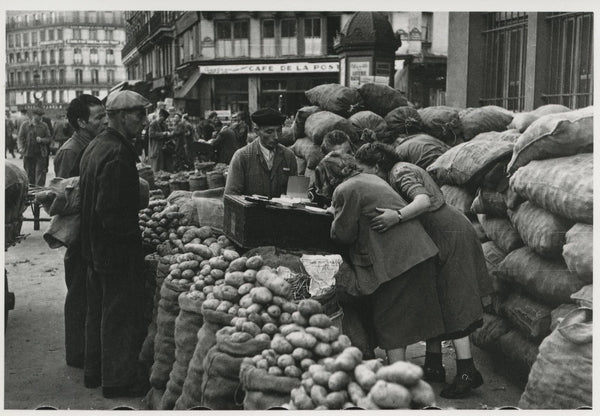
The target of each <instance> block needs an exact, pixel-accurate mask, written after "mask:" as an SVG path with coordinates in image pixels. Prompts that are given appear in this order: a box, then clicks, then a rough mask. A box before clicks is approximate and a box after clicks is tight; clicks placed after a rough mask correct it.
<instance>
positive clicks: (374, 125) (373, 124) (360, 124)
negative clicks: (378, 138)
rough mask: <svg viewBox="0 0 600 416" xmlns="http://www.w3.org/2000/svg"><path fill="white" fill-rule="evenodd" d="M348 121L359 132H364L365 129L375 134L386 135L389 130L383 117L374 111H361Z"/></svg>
mask: <svg viewBox="0 0 600 416" xmlns="http://www.w3.org/2000/svg"><path fill="white" fill-rule="evenodd" d="M348 121H350V123H352V125H353V126H354V127H355V128H356V130H357V131H359V132H362V131H363V130H364V129H369V130H372V131H374V132H375V134H381V133H385V131H386V130H387V128H388V126H387V123H386V122H385V120H384V119H383V117H382V116H380V115H377V114H375V113H374V112H372V111H359V112H358V113H355V114H353V115H352V116H351V117H350V118H348Z"/></svg>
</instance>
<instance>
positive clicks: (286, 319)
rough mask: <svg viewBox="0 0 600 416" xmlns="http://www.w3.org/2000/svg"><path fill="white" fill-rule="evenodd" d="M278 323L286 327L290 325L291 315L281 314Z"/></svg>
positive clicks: (287, 313)
mask: <svg viewBox="0 0 600 416" xmlns="http://www.w3.org/2000/svg"><path fill="white" fill-rule="evenodd" d="M279 323H280V324H281V325H287V324H291V323H292V315H290V313H289V312H282V313H281V315H280V316H279Z"/></svg>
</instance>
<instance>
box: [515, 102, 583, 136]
mask: <svg viewBox="0 0 600 416" xmlns="http://www.w3.org/2000/svg"><path fill="white" fill-rule="evenodd" d="M567 111H571V109H570V108H569V107H565V106H564V105H560V104H546V105H543V106H541V107H538V108H536V109H535V110H533V111H526V112H523V113H515V115H514V117H513V119H512V121H511V122H510V124H509V125H508V128H509V129H516V130H518V131H520V132H521V133H522V132H524V131H525V130H526V129H527V127H529V126H530V125H531V123H533V122H534V121H536V120H537V119H538V118H540V117H542V116H545V115H547V114H556V113H565V112H567Z"/></svg>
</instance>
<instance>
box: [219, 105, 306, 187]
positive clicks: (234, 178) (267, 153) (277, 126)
mask: <svg viewBox="0 0 600 416" xmlns="http://www.w3.org/2000/svg"><path fill="white" fill-rule="evenodd" d="M251 118H252V121H253V122H254V124H255V125H256V127H255V129H254V131H255V132H256V134H257V136H258V139H257V140H254V141H253V142H252V143H250V144H248V145H246V146H244V147H242V148H241V149H239V150H238V151H236V152H235V154H234V155H233V159H232V160H231V164H230V166H229V173H228V174H227V184H226V185H225V194H230V195H253V194H257V195H264V196H267V197H270V198H274V197H279V196H281V195H282V194H285V193H286V192H287V181H288V177H289V176H295V175H296V174H297V172H298V167H297V165H296V157H295V156H294V153H293V152H292V151H291V150H290V149H288V148H287V147H285V146H282V145H281V144H279V139H280V138H281V132H282V124H283V122H284V121H285V116H284V115H283V114H281V113H280V112H279V111H277V110H273V109H271V108H264V109H260V110H258V111H256V112H255V113H253V114H252V116H251Z"/></svg>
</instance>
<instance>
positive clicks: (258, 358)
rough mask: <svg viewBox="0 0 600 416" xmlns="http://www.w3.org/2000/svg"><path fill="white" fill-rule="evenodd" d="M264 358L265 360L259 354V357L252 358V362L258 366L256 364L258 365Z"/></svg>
mask: <svg viewBox="0 0 600 416" xmlns="http://www.w3.org/2000/svg"><path fill="white" fill-rule="evenodd" d="M262 358H263V357H262V355H260V354H257V355H255V356H254V357H252V362H253V363H254V364H256V363H257V362H258V361H259V360H262ZM244 360H246V359H245V358H244Z"/></svg>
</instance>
